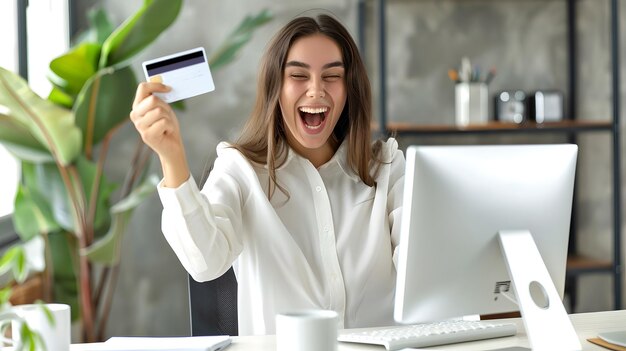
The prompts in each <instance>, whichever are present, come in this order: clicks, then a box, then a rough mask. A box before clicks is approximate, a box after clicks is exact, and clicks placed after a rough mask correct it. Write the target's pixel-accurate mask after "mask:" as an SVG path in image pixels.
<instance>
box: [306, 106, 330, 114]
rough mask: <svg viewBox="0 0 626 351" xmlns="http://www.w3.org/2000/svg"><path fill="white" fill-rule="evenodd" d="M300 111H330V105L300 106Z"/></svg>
mask: <svg viewBox="0 0 626 351" xmlns="http://www.w3.org/2000/svg"><path fill="white" fill-rule="evenodd" d="M300 111H302V112H306V113H323V112H326V111H328V107H300Z"/></svg>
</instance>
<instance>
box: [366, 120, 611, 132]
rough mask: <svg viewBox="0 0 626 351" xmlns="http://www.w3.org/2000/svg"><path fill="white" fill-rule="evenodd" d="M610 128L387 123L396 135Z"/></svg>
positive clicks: (593, 124)
mask: <svg viewBox="0 0 626 351" xmlns="http://www.w3.org/2000/svg"><path fill="white" fill-rule="evenodd" d="M373 130H375V131H376V130H379V128H378V126H377V125H375V126H373ZM611 130H613V123H611V122H605V121H586V120H564V121H560V122H548V123H535V122H525V123H522V124H516V123H506V122H497V121H493V122H487V123H484V124H472V125H468V126H465V127H461V126H456V125H418V124H414V123H402V122H389V123H388V124H387V132H388V133H390V134H398V135H400V134H413V135H434V134H490V133H492V134H495V133H498V134H502V133H517V134H524V133H527V134H528V133H573V132H591V131H611Z"/></svg>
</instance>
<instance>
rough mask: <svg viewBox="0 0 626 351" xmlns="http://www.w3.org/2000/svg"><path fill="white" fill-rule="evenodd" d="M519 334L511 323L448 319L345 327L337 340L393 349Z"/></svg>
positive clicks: (391, 350) (390, 350)
mask: <svg viewBox="0 0 626 351" xmlns="http://www.w3.org/2000/svg"><path fill="white" fill-rule="evenodd" d="M516 333H517V327H516V325H515V323H511V322H496V321H493V322H485V321H445V322H438V323H427V324H415V325H402V326H395V327H389V328H381V329H368V330H360V331H356V330H355V331H350V330H346V331H344V332H340V333H339V337H338V340H339V341H344V342H355V343H363V344H377V345H383V346H384V347H385V348H386V349H387V350H389V351H393V350H400V349H403V348H405V347H428V346H436V345H445V344H453V343H458V342H465V341H473V340H482V339H492V338H499V337H503V336H510V335H515V334H516Z"/></svg>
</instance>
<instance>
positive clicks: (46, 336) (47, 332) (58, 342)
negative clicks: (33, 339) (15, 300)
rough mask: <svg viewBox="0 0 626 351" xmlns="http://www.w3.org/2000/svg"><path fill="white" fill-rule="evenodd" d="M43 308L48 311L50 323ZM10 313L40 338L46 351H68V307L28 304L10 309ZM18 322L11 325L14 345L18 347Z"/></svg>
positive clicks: (51, 304) (69, 322) (54, 304)
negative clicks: (20, 319) (19, 318)
mask: <svg viewBox="0 0 626 351" xmlns="http://www.w3.org/2000/svg"><path fill="white" fill-rule="evenodd" d="M44 307H45V308H46V309H48V310H49V311H50V314H51V317H52V323H51V321H50V319H49V317H48V316H47V315H46V312H45V310H44ZM11 311H12V312H13V313H15V314H16V315H18V316H19V317H21V318H22V319H23V320H24V321H25V322H26V324H27V325H28V327H29V328H30V329H31V330H32V331H34V332H37V333H38V334H39V335H40V336H41V340H42V341H43V343H44V344H45V345H46V351H68V350H69V349H70V343H71V331H70V330H71V323H72V322H71V319H72V316H71V313H70V306H69V305H66V304H60V303H49V304H28V305H16V306H13V307H11ZM21 323H22V322H20V321H17V320H14V321H13V322H12V323H11V328H12V330H13V342H14V345H20V343H21V340H20V333H19V330H20V327H21Z"/></svg>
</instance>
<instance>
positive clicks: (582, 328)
mask: <svg viewBox="0 0 626 351" xmlns="http://www.w3.org/2000/svg"><path fill="white" fill-rule="evenodd" d="M570 319H571V320H572V324H573V325H574V328H575V329H576V333H577V334H578V337H579V338H580V343H581V345H582V347H583V350H585V351H586V350H604V351H606V350H607V349H605V348H602V347H600V346H597V345H594V344H592V343H590V342H589V341H587V339H588V338H592V337H596V336H597V334H598V332H603V331H617V330H626V310H622V311H608V312H594V313H579V314H572V315H570ZM510 320H511V321H514V322H515V323H516V324H517V330H518V332H517V335H515V336H509V337H505V338H499V339H489V340H483V341H474V342H468V343H462V344H455V345H454V344H453V345H446V346H437V347H432V348H430V349H432V350H465V351H472V350H482V351H484V350H490V349H497V348H503V347H511V346H523V347H528V346H529V345H528V340H527V339H526V331H525V330H524V323H523V322H522V320H521V319H520V318H513V319H510ZM252 350H254V351H274V350H276V342H275V338H274V336H273V335H270V336H237V337H234V338H233V344H232V345H231V346H230V347H229V348H227V349H226V351H252ZM366 350H371V351H381V350H385V348H384V347H382V346H375V345H360V344H351V343H343V342H340V343H339V348H338V351H366Z"/></svg>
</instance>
